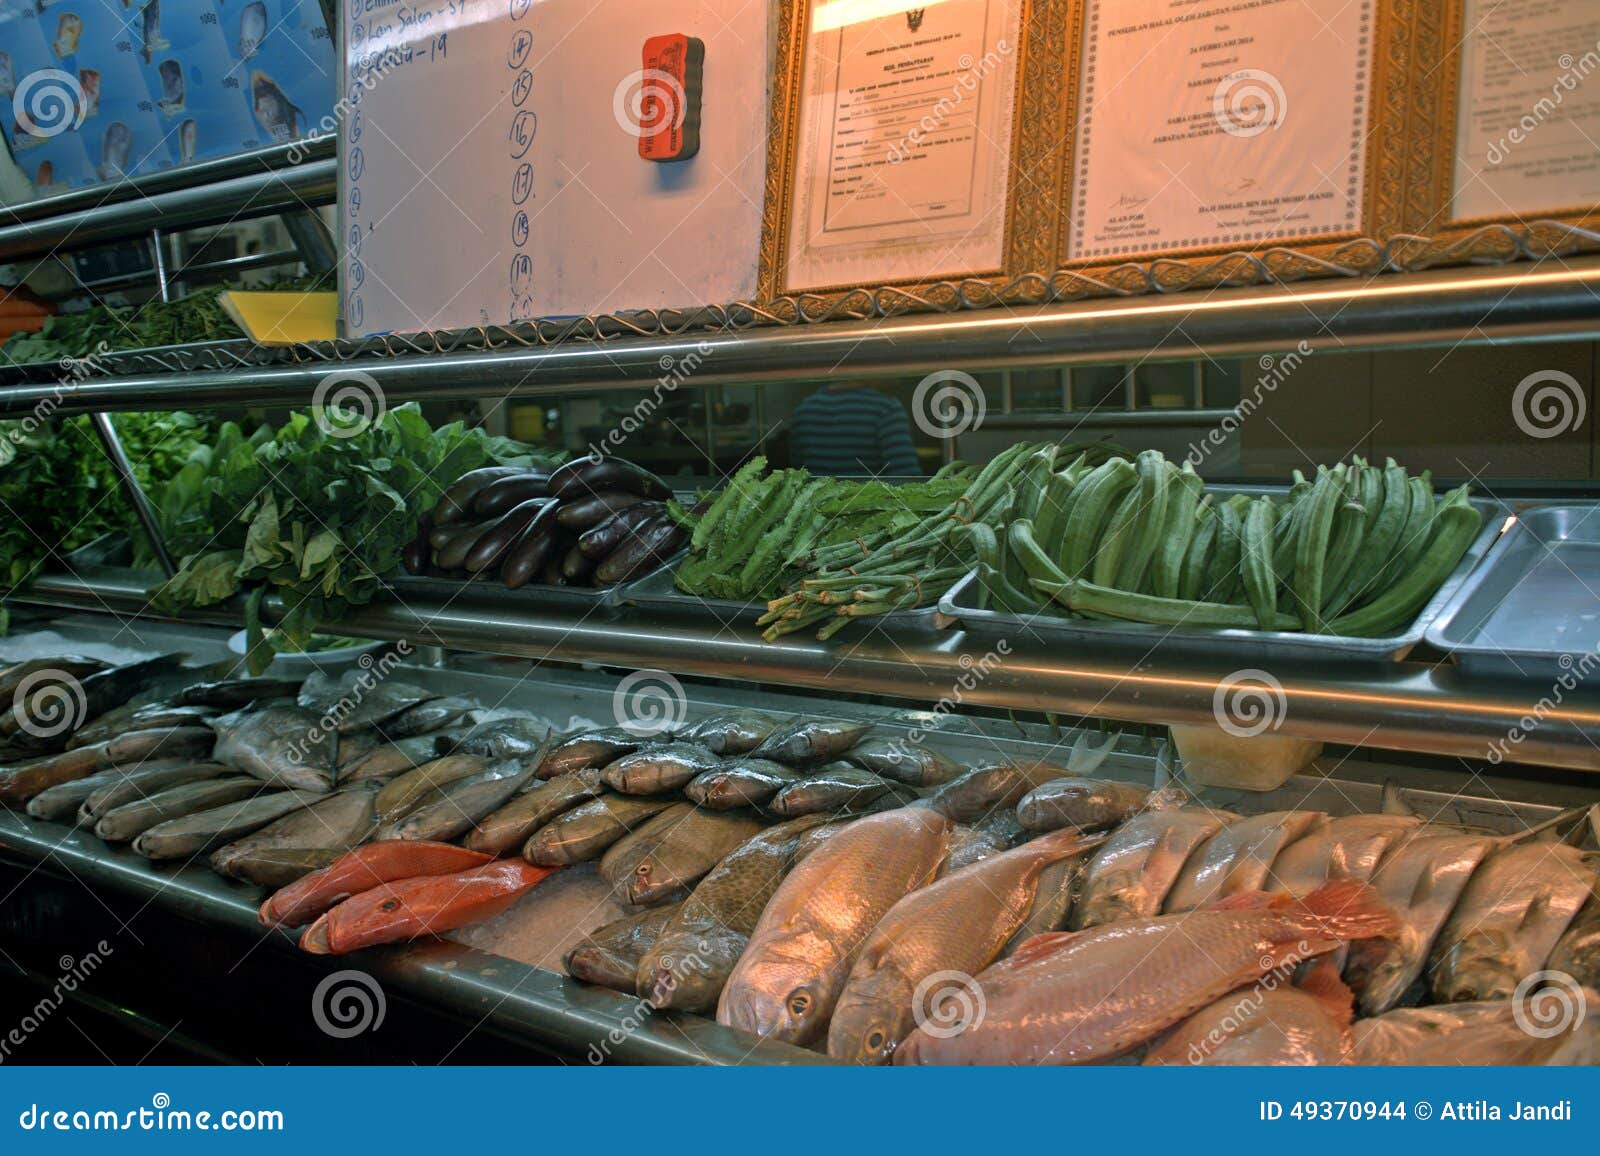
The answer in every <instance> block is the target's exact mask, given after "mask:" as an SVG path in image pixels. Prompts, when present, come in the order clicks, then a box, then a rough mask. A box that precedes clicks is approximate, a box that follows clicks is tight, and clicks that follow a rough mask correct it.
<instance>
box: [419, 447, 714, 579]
mask: <svg viewBox="0 0 1600 1156" xmlns="http://www.w3.org/2000/svg"><path fill="white" fill-rule="evenodd" d="M671 494H672V491H671V490H670V489H669V488H668V486H667V484H666V483H665V482H663V481H662V480H661V479H660V478H658V477H656V476H655V475H654V474H652V473H650V472H649V471H648V470H643V469H640V468H639V467H638V466H635V465H632V464H631V463H629V462H624V461H621V460H619V459H616V458H598V459H597V458H595V457H592V456H591V457H583V458H578V459H577V460H575V461H571V462H568V463H566V464H565V465H563V466H559V467H557V468H556V469H555V470H553V471H552V470H541V469H535V468H526V467H509V466H507V467H500V466H492V467H489V468H486V469H481V470H473V471H471V472H470V473H467V474H464V475H462V477H461V478H460V479H459V480H458V481H457V482H456V483H455V484H454V485H453V486H451V487H450V488H449V489H448V490H446V491H445V494H444V496H443V497H442V498H440V499H439V504H438V505H436V506H435V507H434V508H433V510H432V512H431V513H429V514H427V515H425V516H424V517H423V518H422V519H421V524H420V527H419V529H418V533H417V537H416V538H415V539H414V540H413V541H412V542H411V543H410V545H409V546H408V547H407V549H406V553H405V566H406V569H407V570H409V571H410V572H411V573H413V574H425V573H426V574H435V575H439V576H443V577H453V578H461V579H466V578H468V577H471V576H473V575H478V574H494V573H498V574H499V576H500V580H501V581H502V582H503V583H504V584H505V585H506V586H507V587H508V588H510V589H516V588H517V587H519V586H523V585H526V584H527V583H529V582H543V583H545V584H546V585H550V586H611V585H615V584H616V583H618V582H622V581H625V580H626V579H629V578H632V577H635V576H637V575H639V574H641V573H643V572H645V571H646V570H648V569H650V568H652V567H654V566H657V565H659V564H660V563H662V562H664V561H666V560H667V559H668V558H670V557H671V556H672V555H673V554H674V553H676V552H677V551H678V549H679V548H680V547H681V546H682V545H683V543H684V542H685V541H686V540H687V538H688V533H687V531H685V530H683V529H681V528H680V527H679V525H678V523H677V521H675V520H674V519H673V518H672V516H671V515H670V514H669V513H668V512H667V504H666V499H668V498H669V497H671Z"/></svg>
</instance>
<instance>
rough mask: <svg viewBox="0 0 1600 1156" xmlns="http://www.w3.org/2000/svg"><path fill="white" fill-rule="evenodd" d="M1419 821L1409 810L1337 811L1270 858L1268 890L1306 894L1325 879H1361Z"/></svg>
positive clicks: (1371, 873)
mask: <svg viewBox="0 0 1600 1156" xmlns="http://www.w3.org/2000/svg"><path fill="white" fill-rule="evenodd" d="M1420 822H1421V820H1419V819H1416V818H1414V817H1412V816H1410V815H1340V816H1337V817H1335V818H1332V819H1329V820H1328V821H1327V822H1326V823H1324V824H1322V826H1320V827H1313V828H1312V829H1311V830H1310V831H1308V832H1307V833H1306V834H1305V835H1302V836H1301V837H1300V838H1298V839H1296V840H1295V841H1294V842H1293V843H1290V844H1289V845H1288V846H1287V847H1285V848H1284V849H1283V850H1282V851H1280V852H1278V857H1277V858H1276V859H1274V860H1273V861H1272V874H1271V875H1270V876H1268V878H1267V887H1266V889H1267V890H1268V891H1283V892H1287V893H1288V894H1290V895H1309V894H1311V892H1313V891H1315V890H1316V889H1317V888H1318V887H1321V886H1322V885H1323V884H1324V883H1326V882H1327V881H1328V880H1330V879H1359V880H1361V881H1362V882H1366V881H1367V880H1368V879H1371V878H1372V876H1373V874H1374V872H1376V871H1377V870H1378V863H1379V861H1380V860H1381V859H1383V857H1384V855H1386V854H1387V853H1388V851H1389V848H1390V847H1393V846H1394V845H1396V844H1397V843H1400V842H1402V841H1404V840H1405V839H1407V838H1409V837H1411V836H1412V835H1413V834H1414V833H1415V832H1416V830H1417V827H1418V825H1419V824H1420Z"/></svg>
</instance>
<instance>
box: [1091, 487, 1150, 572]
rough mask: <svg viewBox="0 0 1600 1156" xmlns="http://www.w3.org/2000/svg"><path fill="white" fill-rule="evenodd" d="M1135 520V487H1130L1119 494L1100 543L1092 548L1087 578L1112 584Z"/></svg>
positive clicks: (1136, 494)
mask: <svg viewBox="0 0 1600 1156" xmlns="http://www.w3.org/2000/svg"><path fill="white" fill-rule="evenodd" d="M1138 520H1139V487H1138V486H1134V487H1133V488H1131V489H1130V490H1128V492H1127V493H1125V494H1123V495H1122V500H1121V501H1120V502H1118V503H1117V508H1116V509H1115V510H1113V511H1112V513H1111V520H1110V521H1109V522H1107V523H1106V530H1105V533H1104V534H1102V535H1101V536H1100V544H1099V545H1098V546H1097V547H1095V552H1094V565H1092V566H1090V567H1089V574H1090V576H1091V579H1092V580H1093V581H1095V582H1096V583H1098V584H1099V585H1101V586H1115V585H1116V584H1117V583H1116V578H1117V569H1118V567H1120V566H1121V565H1122V555H1123V554H1124V553H1125V552H1126V551H1127V549H1128V544H1129V543H1130V542H1131V541H1132V539H1133V534H1134V529H1135V526H1136V525H1137V523H1138Z"/></svg>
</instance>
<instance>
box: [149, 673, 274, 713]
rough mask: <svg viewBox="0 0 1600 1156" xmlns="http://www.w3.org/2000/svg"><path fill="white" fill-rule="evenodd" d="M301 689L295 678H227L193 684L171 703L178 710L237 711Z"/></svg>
mask: <svg viewBox="0 0 1600 1156" xmlns="http://www.w3.org/2000/svg"><path fill="white" fill-rule="evenodd" d="M299 688H300V680H299V679H294V678H225V679H223V680H222V681H220V682H196V683H192V684H191V685H189V686H186V687H184V688H183V689H182V690H180V691H179V692H178V693H177V694H175V695H174V696H173V698H172V701H173V702H174V703H176V704H178V705H179V706H203V707H213V708H216V709H219V710H226V709H228V708H230V707H231V708H233V709H238V708H239V707H241V706H249V705H250V704H251V703H253V702H261V701H262V700H263V699H272V698H288V697H290V696H292V695H293V694H294V693H295V691H297V690H298V689H299ZM301 705H302V706H304V705H306V704H304V703H302V704H301Z"/></svg>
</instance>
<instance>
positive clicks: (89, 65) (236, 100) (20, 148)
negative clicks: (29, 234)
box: [0, 0, 336, 194]
mask: <svg viewBox="0 0 1600 1156" xmlns="http://www.w3.org/2000/svg"><path fill="white" fill-rule="evenodd" d="M335 83H336V78H335V62H334V54H333V41H332V39H331V37H330V36H329V35H328V30H327V27H326V26H325V25H324V23H323V20H322V14H321V9H320V8H319V7H318V6H317V5H315V4H307V3H304V0H115V2H113V3H107V2H105V0H0V135H3V136H4V139H5V144H6V147H7V148H8V149H9V150H10V151H11V154H12V156H13V158H15V160H16V161H17V163H18V165H19V166H21V168H22V169H23V171H24V172H25V173H27V174H28V176H29V178H30V179H31V180H32V181H33V184H34V189H35V191H36V192H38V193H41V194H43V193H47V192H52V191H60V190H62V189H66V188H73V187H79V186H83V185H90V184H95V183H97V182H100V181H108V180H116V179H118V178H119V177H122V176H134V175H138V174H141V173H147V172H154V171H157V170H159V169H166V168H171V167H172V166H174V165H181V164H187V163H189V162H191V161H197V160H206V159H209V158H212V157H219V156H226V155H228V154H230V153H235V152H240V151H243V150H247V149H254V148H260V147H264V146H268V145H273V144H283V143H287V142H288V141H291V140H294V139H296V138H297V137H301V136H304V135H306V134H307V133H308V132H313V131H316V130H317V129H318V128H319V127H320V126H321V125H322V124H323V123H324V122H326V123H328V124H331V123H332V121H331V115H330V114H331V112H332V106H333V99H334V87H335Z"/></svg>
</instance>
